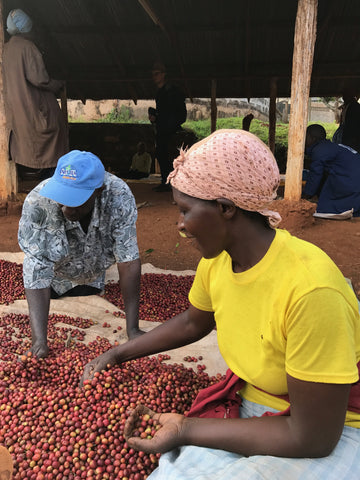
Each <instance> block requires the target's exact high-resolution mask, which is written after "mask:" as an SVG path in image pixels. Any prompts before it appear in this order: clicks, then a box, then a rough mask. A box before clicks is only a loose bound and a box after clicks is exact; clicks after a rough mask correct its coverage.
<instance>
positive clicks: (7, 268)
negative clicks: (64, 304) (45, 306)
mask: <svg viewBox="0 0 360 480" xmlns="http://www.w3.org/2000/svg"><path fill="white" fill-rule="evenodd" d="M193 281H194V276H193V275H184V276H182V275H180V276H178V275H172V274H163V273H144V274H143V275H141V288H140V308H139V313H140V318H141V320H148V321H152V322H164V321H165V320H168V319H169V318H172V317H174V316H175V315H177V314H178V313H181V312H183V311H184V310H186V309H187V308H188V307H189V300H188V293H189V291H190V288H191V285H192V283H193ZM24 298H25V290H24V284H23V279H22V265H21V264H17V263H14V262H8V261H6V260H0V304H6V305H9V304H10V303H13V302H14V300H19V299H24ZM104 298H106V300H108V301H109V302H111V303H112V304H113V305H115V306H116V307H118V308H120V309H122V310H123V309H124V301H123V298H122V295H121V290H120V286H119V283H118V282H110V283H108V284H106V285H105V293H104ZM114 315H115V316H120V317H121V316H122V317H123V316H124V315H123V314H122V313H121V312H114Z"/></svg>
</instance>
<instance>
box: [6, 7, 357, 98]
mask: <svg viewBox="0 0 360 480" xmlns="http://www.w3.org/2000/svg"><path fill="white" fill-rule="evenodd" d="M12 8H22V9H23V10H25V11H26V12H27V13H28V14H29V15H30V16H31V17H32V19H33V21H34V24H35V25H36V26H37V27H38V28H39V30H40V33H41V40H42V44H43V50H44V57H45V61H46V65H47V67H48V70H49V72H50V73H51V75H52V76H53V77H54V78H62V79H65V80H66V81H67V94H68V97H69V98H74V99H79V98H80V99H87V98H92V99H106V98H118V99H133V100H135V101H136V100H137V99H147V98H153V96H154V93H155V88H154V85H153V83H152V80H151V66H152V64H153V62H154V61H156V60H161V61H162V62H163V63H164V64H165V65H166V66H167V69H168V76H169V77H170V78H171V79H172V80H173V81H176V82H177V83H179V84H182V85H183V88H184V90H185V92H186V95H187V97H190V98H195V97H209V96H210V95H211V81H212V80H213V79H214V80H216V84H217V96H218V97H219V98H220V97H226V98H237V97H252V98H254V97H268V96H269V86H270V81H271V78H273V77H276V78H277V91H278V96H283V97H287V96H290V86H291V68H292V54H293V39H294V28H295V19H296V11H297V1H296V0H276V1H272V2H270V1H267V0H19V1H15V0H4V12H3V14H4V21H6V17H7V14H8V12H9V11H10V10H11V9H12ZM359 28H360V2H359V0H342V1H341V2H339V1H337V0H336V1H334V0H319V11H318V36H317V41H316V46H315V59H314V68H313V79H312V85H311V95H312V96H332V95H341V93H342V89H343V88H344V85H345V84H346V82H349V81H350V82H352V84H353V85H354V86H355V87H356V88H357V87H358V85H360V82H359V80H360V60H359V59H360V41H359ZM359 92H360V87H359Z"/></svg>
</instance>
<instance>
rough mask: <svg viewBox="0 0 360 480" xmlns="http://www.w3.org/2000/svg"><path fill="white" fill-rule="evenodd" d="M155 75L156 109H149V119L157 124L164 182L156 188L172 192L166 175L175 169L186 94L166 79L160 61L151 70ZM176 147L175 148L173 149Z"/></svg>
mask: <svg viewBox="0 0 360 480" xmlns="http://www.w3.org/2000/svg"><path fill="white" fill-rule="evenodd" d="M152 78H153V81H154V83H155V85H156V86H157V88H158V91H157V93H156V97H155V102H156V110H155V111H154V110H152V114H150V112H149V119H150V121H151V122H152V123H153V124H154V125H155V142H156V158H157V161H158V162H159V166H160V172H161V185H159V186H158V187H156V188H155V190H156V191H159V192H165V191H170V190H171V186H170V185H167V184H166V181H167V177H168V175H169V173H170V172H171V171H172V168H173V167H172V165H173V160H174V158H175V157H177V155H178V151H177V152H176V151H173V150H175V149H176V147H179V146H180V145H176V133H177V132H179V131H180V130H181V125H182V124H183V123H184V122H185V120H186V115H187V112H186V105H185V95H184V93H183V92H182V91H181V90H180V88H178V87H177V86H175V85H173V84H171V83H169V82H168V81H167V79H166V69H165V67H164V65H162V64H161V63H155V64H154V65H153V69H152ZM174 147H175V148H174Z"/></svg>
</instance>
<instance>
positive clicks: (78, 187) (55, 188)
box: [39, 150, 105, 207]
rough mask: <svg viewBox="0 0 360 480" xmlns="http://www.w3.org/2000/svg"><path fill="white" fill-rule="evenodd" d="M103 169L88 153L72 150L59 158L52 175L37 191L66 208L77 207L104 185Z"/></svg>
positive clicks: (97, 160) (98, 160)
mask: <svg viewBox="0 0 360 480" xmlns="http://www.w3.org/2000/svg"><path fill="white" fill-rule="evenodd" d="M104 176H105V168H104V165H103V164H102V163H101V160H100V158H98V157H97V156H96V155H94V154H93V153H90V152H81V151H80V150H72V151H71V152H69V153H67V154H66V155H63V156H62V157H60V158H59V161H58V163H57V166H56V170H55V173H54V175H53V176H52V177H51V178H50V180H49V181H48V182H47V183H46V184H45V185H44V186H43V188H42V189H41V190H40V191H39V193H40V195H42V196H43V197H46V198H50V199H51V200H54V201H55V202H57V203H60V204H61V205H65V206H66V207H79V206H80V205H82V204H83V203H85V202H86V201H87V200H89V198H90V197H91V195H92V194H93V193H94V191H95V190H96V189H97V188H99V187H101V186H102V185H103V183H104Z"/></svg>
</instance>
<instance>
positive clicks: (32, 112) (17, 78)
mask: <svg viewBox="0 0 360 480" xmlns="http://www.w3.org/2000/svg"><path fill="white" fill-rule="evenodd" d="M6 25H7V32H8V34H9V35H10V40H9V41H8V42H6V43H5V46H4V56H3V71H4V93H5V107H6V115H7V120H8V123H9V126H10V136H9V152H10V157H11V159H12V160H14V161H15V163H16V164H17V165H18V172H19V176H20V178H21V173H22V172H23V171H28V170H30V171H32V172H34V171H35V172H38V171H39V170H40V175H41V176H40V178H46V177H48V176H50V175H51V174H52V173H53V170H54V168H55V166H56V164H57V161H58V159H59V158H60V157H61V156H62V155H64V154H65V153H66V152H67V151H68V132H67V124H66V122H65V118H64V116H63V114H62V112H61V110H60V107H59V104H58V102H57V95H59V93H60V91H61V89H62V88H63V86H64V82H63V81H60V80H55V79H52V78H50V76H49V74H48V72H47V70H46V67H45V64H44V61H43V57H42V54H41V52H40V51H39V49H38V48H37V46H36V45H35V43H34V38H35V35H34V28H33V21H32V19H31V18H30V16H29V15H28V14H27V13H25V12H24V11H23V10H21V9H20V8H16V9H14V10H11V11H10V12H9V14H8V16H7V20H6Z"/></svg>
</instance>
